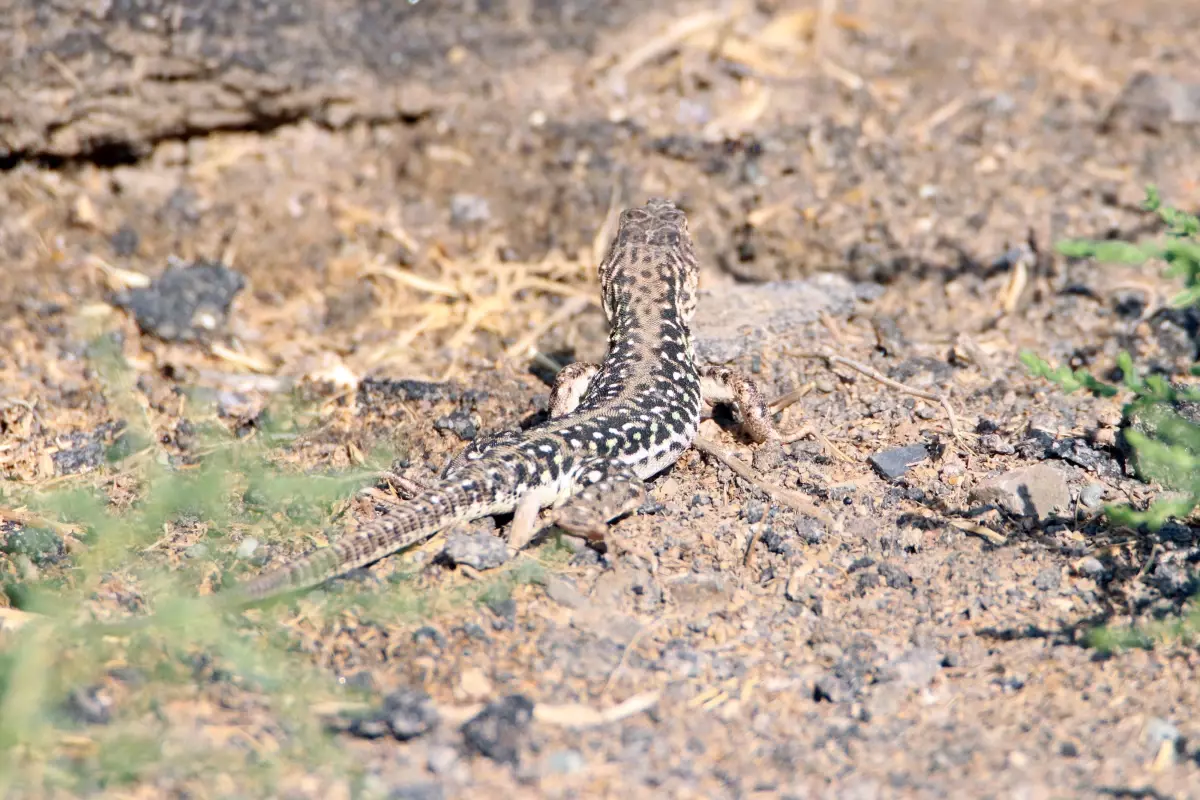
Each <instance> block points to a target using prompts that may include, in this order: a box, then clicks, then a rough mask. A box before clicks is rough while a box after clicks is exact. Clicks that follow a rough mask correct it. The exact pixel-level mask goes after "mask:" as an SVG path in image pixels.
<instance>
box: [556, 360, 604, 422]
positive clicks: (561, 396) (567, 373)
mask: <svg viewBox="0 0 1200 800" xmlns="http://www.w3.org/2000/svg"><path fill="white" fill-rule="evenodd" d="M599 371H600V365H599V364H593V363H591V362H588V361H576V362H574V363H571V364H567V365H566V366H565V367H563V368H562V369H560V370H559V371H558V374H557V375H555V376H554V386H553V387H552V388H551V389H550V418H551V419H554V418H556V417H561V416H563V415H565V414H570V413H571V412H572V411H574V410H575V409H576V408H578V407H579V401H580V400H582V399H583V396H584V394H586V393H587V390H588V385H589V384H590V383H591V382H592V378H593V377H594V376H595V375H596V373H597V372H599Z"/></svg>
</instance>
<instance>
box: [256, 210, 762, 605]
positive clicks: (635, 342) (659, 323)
mask: <svg viewBox="0 0 1200 800" xmlns="http://www.w3.org/2000/svg"><path fill="white" fill-rule="evenodd" d="M598 274H599V283H600V290H601V306H602V308H603V312H604V315H605V317H606V319H607V321H608V324H609V340H608V351H607V354H606V356H605V358H604V361H603V362H602V363H600V364H594V363H588V362H575V363H572V364H569V365H567V366H565V367H563V368H562V369H561V370H560V371H559V373H558V374H557V375H556V377H555V379H554V383H553V385H552V388H551V392H550V400H549V409H548V411H549V413H548V417H547V419H546V420H544V421H543V422H541V423H540V424H537V425H534V426H531V427H529V428H527V429H525V430H521V431H516V430H509V431H501V432H498V433H493V434H489V435H485V436H482V437H479V438H477V439H475V440H474V441H472V442H471V444H470V445H468V446H467V448H466V449H465V450H463V451H462V452H461V453H459V454H458V455H457V456H456V457H455V458H453V459H452V460H451V461H450V463H449V464H448V465H447V466H446V468H445V469H444V470H443V472H442V474H441V476H440V478H439V479H437V480H436V481H433V482H430V483H429V484H428V485H422V484H412V486H413V487H414V489H413V490H412V491H410V492H408V495H409V497H408V500H407V502H403V503H401V504H399V505H396V506H394V507H392V508H389V509H388V510H387V511H386V512H385V513H383V514H382V515H381V516H379V517H377V518H376V519H374V520H370V521H368V522H365V523H363V524H362V525H361V526H360V527H359V528H358V529H357V530H356V531H355V532H354V533H352V534H348V535H345V536H343V537H342V538H341V539H339V540H338V541H336V542H334V543H333V544H332V545H330V546H328V547H323V548H319V549H316V550H314V551H312V552H310V553H309V554H308V555H305V556H302V557H301V558H299V559H298V560H295V561H293V562H291V563H288V564H285V565H283V566H281V567H279V568H277V569H275V570H272V571H269V572H267V573H264V574H261V575H259V576H257V577H254V578H251V579H249V580H248V581H244V582H242V583H241V584H238V585H237V586H235V587H233V589H234V591H236V592H237V593H238V595H240V596H241V597H242V598H245V599H249V600H255V599H263V598H266V597H269V596H271V595H274V594H278V593H282V592H288V591H294V590H298V589H303V588H306V587H310V586H314V585H318V584H320V583H323V582H324V581H326V580H328V579H330V578H333V577H336V576H338V575H341V574H344V573H346V572H350V571H351V570H354V569H357V568H359V567H363V566H366V565H368V564H371V563H374V562H376V561H378V560H380V559H382V558H384V557H386V556H388V555H391V554H392V553H395V552H397V551H399V550H402V549H405V548H407V547H410V546H412V545H414V544H418V543H420V542H421V541H423V540H425V539H427V538H429V537H430V536H432V535H434V534H435V533H437V532H438V531H440V530H442V529H444V528H447V527H449V526H451V525H453V524H457V523H460V522H466V521H470V520H474V519H478V518H481V517H486V516H493V515H499V514H508V513H511V514H513V518H512V523H511V525H510V528H509V533H508V539H509V546H510V548H513V549H520V547H522V546H523V545H524V544H526V543H527V542H528V541H529V540H530V539H531V538H532V537H533V535H534V533H535V532H536V529H537V527H538V523H539V519H540V516H541V514H542V512H543V510H545V509H549V514H548V515H547V519H548V521H549V522H550V524H553V525H557V526H558V527H559V528H561V529H562V530H564V531H566V532H568V533H571V534H575V535H580V536H583V537H585V538H588V539H592V540H595V539H598V538H603V536H604V534H605V531H606V530H607V529H608V526H609V524H610V523H611V522H612V521H614V520H616V519H618V518H619V517H621V516H623V515H625V514H627V513H630V512H632V511H634V510H635V509H637V508H639V507H640V506H641V505H642V504H643V503H644V502H645V498H646V485H645V482H646V481H647V480H648V479H650V478H652V477H654V476H655V475H657V474H659V473H661V472H663V471H664V470H666V469H667V467H669V466H671V465H672V464H674V463H675V462H676V461H677V460H678V459H679V458H680V456H682V455H683V453H684V452H685V451H686V450H687V449H688V448H689V447H691V446H692V443H693V441H694V440H695V438H696V436H697V435H698V432H699V427H700V417H701V411H702V408H703V404H704V403H705V402H707V403H709V404H720V403H724V404H731V405H733V406H734V407H735V409H736V410H737V411H738V413H739V416H740V418H741V427H742V430H743V431H744V432H745V433H746V434H747V436H749V438H750V439H752V440H753V441H755V442H760V443H761V442H767V441H770V440H774V441H779V440H780V435H779V433H778V431H777V430H776V428H775V425H774V423H773V421H772V419H771V415H770V409H769V407H768V405H767V403H766V402H765V400H764V399H763V397H762V394H761V393H760V392H759V390H758V387H757V385H756V384H755V383H754V381H753V380H751V379H750V378H748V377H747V376H746V375H744V374H743V373H741V372H739V371H737V370H734V369H731V368H728V367H718V366H700V365H698V364H697V363H696V358H695V353H694V350H693V345H692V331H691V321H692V317H693V315H694V313H695V310H696V301H697V290H698V286H699V267H698V263H697V260H696V255H695V250H694V247H693V243H692V239H691V236H690V234H689V231H688V224H687V217H686V215H685V214H684V212H683V211H682V210H681V209H679V208H677V207H676V206H675V205H674V203H672V202H670V201H668V200H664V199H661V198H652V199H650V200H649V201H648V202H647V203H646V204H645V205H643V206H640V207H634V208H628V209H626V210H624V211H622V212H621V215H620V217H619V221H618V226H617V231H616V234H615V235H614V237H613V239H612V243H611V245H610V246H609V249H608V252H607V255H606V257H605V258H604V259H603V260H602V261H601V263H600V265H599V268H598Z"/></svg>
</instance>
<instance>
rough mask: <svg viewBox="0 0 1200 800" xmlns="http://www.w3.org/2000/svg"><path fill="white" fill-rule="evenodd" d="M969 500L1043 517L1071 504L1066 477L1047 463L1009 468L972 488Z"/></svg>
mask: <svg viewBox="0 0 1200 800" xmlns="http://www.w3.org/2000/svg"><path fill="white" fill-rule="evenodd" d="M970 497H971V500H972V501H973V502H976V503H983V504H985V505H995V506H998V507H999V508H1001V509H1003V510H1004V511H1007V512H1008V513H1009V514H1012V515H1014V516H1019V517H1021V516H1023V517H1032V518H1034V519H1038V520H1045V519H1048V518H1049V517H1052V516H1054V515H1055V514H1056V513H1063V512H1066V511H1068V510H1070V508H1071V491H1070V488H1069V487H1068V486H1067V477H1066V475H1065V474H1064V473H1063V472H1062V470H1060V469H1059V468H1057V467H1055V466H1052V465H1050V464H1035V465H1033V466H1031V467H1021V468H1020V469H1014V470H1010V471H1009V472H1006V473H1004V474H1003V475H997V476H996V477H994V478H989V479H988V480H986V481H984V482H983V483H981V484H980V485H979V486H976V487H975V488H974V489H972V490H971V495H970Z"/></svg>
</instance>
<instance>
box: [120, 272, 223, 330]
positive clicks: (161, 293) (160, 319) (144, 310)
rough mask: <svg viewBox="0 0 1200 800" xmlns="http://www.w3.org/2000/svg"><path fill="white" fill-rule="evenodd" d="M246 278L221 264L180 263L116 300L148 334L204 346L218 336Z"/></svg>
mask: <svg viewBox="0 0 1200 800" xmlns="http://www.w3.org/2000/svg"><path fill="white" fill-rule="evenodd" d="M245 285H246V279H245V277H243V276H242V274H241V273H239V272H236V271H234V270H232V269H230V268H229V267H226V266H225V265H224V264H221V263H219V262H216V261H197V262H195V263H194V264H192V265H185V264H180V263H174V264H171V265H170V266H168V267H167V270H166V271H165V272H164V273H163V274H162V275H160V276H159V278H158V279H157V280H155V281H154V282H153V283H152V284H150V285H149V286H147V287H145V288H141V289H130V290H129V291H127V292H121V293H119V294H117V295H115V296H114V297H113V303H114V304H115V305H117V306H119V307H120V308H123V309H125V310H126V311H128V312H130V313H132V314H133V316H134V319H135V320H137V324H138V327H139V328H140V329H141V330H142V332H143V333H146V334H149V335H151V336H155V337H157V338H159V339H162V340H163V341H167V342H193V341H203V340H207V339H209V338H211V337H212V336H214V335H215V334H217V333H218V332H219V331H220V330H221V329H222V328H223V327H224V326H225V322H226V320H227V319H228V316H229V308H230V306H231V305H232V304H233V298H234V297H235V296H236V295H237V293H238V292H240V291H241V290H242V289H243V288H244V287H245Z"/></svg>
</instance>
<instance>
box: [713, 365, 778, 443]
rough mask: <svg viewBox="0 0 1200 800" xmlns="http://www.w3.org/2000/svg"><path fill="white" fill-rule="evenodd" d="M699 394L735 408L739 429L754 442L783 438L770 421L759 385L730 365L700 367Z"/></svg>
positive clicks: (767, 408) (714, 401)
mask: <svg viewBox="0 0 1200 800" xmlns="http://www.w3.org/2000/svg"><path fill="white" fill-rule="evenodd" d="M700 396H701V397H702V398H703V399H704V402H706V403H708V404H709V405H715V404H718V403H725V404H729V405H732V406H733V407H734V408H736V409H737V412H738V415H739V416H740V417H741V419H742V430H743V431H745V432H746V435H747V436H749V437H750V438H751V439H753V440H754V441H756V442H768V441H771V442H777V441H779V440H780V439H781V438H782V437H781V436H780V435H779V431H778V430H777V429H776V428H775V423H774V421H772V420H771V407H770V406H769V405H768V404H767V401H766V400H765V399H763V396H762V392H760V391H759V390H758V384H757V383H755V382H754V380H753V379H751V378H750V377H749V376H747V375H746V373H744V372H742V371H741V370H737V369H733V368H732V367H712V366H707V367H700Z"/></svg>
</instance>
